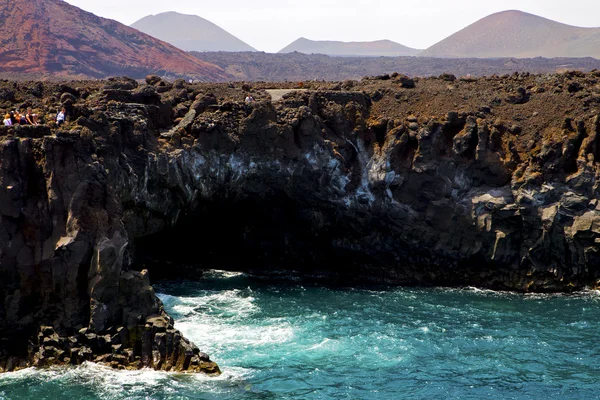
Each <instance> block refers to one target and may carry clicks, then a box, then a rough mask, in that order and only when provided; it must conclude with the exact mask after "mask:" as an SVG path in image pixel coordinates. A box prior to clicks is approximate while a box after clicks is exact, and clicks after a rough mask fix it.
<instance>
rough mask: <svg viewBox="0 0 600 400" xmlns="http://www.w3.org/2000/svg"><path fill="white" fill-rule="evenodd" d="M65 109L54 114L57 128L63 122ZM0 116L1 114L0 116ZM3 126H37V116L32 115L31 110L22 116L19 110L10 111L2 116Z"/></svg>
mask: <svg viewBox="0 0 600 400" xmlns="http://www.w3.org/2000/svg"><path fill="white" fill-rule="evenodd" d="M65 113H66V109H65V108H64V107H63V108H62V109H61V110H60V111H59V112H58V114H56V124H57V125H58V126H60V125H62V124H64V122H65ZM0 115H2V114H0ZM3 122H4V126H12V125H17V124H18V125H39V124H40V122H39V119H38V115H37V114H34V113H33V111H32V110H31V108H28V109H27V112H26V113H25V114H24V115H23V114H21V113H20V111H19V110H15V111H11V112H10V113H7V114H6V115H5V116H4V121H3Z"/></svg>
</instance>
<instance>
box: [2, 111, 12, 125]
mask: <svg viewBox="0 0 600 400" xmlns="http://www.w3.org/2000/svg"><path fill="white" fill-rule="evenodd" d="M3 122H4V126H11V125H12V120H11V119H10V114H6V115H5V116H4V121H3Z"/></svg>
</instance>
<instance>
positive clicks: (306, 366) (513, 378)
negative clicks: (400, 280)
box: [0, 271, 600, 400]
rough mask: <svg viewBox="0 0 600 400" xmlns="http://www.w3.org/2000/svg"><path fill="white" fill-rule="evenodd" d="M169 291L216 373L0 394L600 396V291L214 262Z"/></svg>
mask: <svg viewBox="0 0 600 400" xmlns="http://www.w3.org/2000/svg"><path fill="white" fill-rule="evenodd" d="M157 290H158V291H159V292H160V293H161V294H160V297H161V298H162V300H163V302H164V303H165V306H166V307H167V309H168V310H169V311H170V312H171V314H172V315H173V316H174V318H175V319H176V327H177V328H179V329H180V330H182V331H183V332H184V333H185V334H186V335H187V336H188V337H189V338H190V339H192V340H193V341H194V342H195V343H196V344H197V345H198V346H199V347H200V348H201V349H202V350H203V351H206V352H207V353H209V354H210V355H211V357H212V359H213V360H215V361H217V362H218V363H219V365H220V367H221V368H222V370H223V371H224V372H223V374H222V375H221V376H220V377H218V378H209V377H205V376H194V375H184V374H169V373H162V372H155V371H136V372H116V371H113V370H110V369H106V368H102V367H98V366H95V365H92V364H89V365H84V366H82V367H77V368H54V369H49V370H35V369H29V370H25V371H20V372H17V373H11V374H3V375H0V399H36V400H42V399H49V400H50V399H52V400H55V399H70V400H74V399H129V400H134V399H220V400H222V399H438V398H439V399H545V398H555V399H595V398H600V307H599V306H600V293H598V292H594V291H590V292H585V293H579V294H576V295H568V296H567V295H519V294H511V293H497V292H491V291H481V290H477V289H462V290H458V289H456V290H450V289H417V288H373V287H371V288H347V287H333V286H331V287H327V286H323V285H317V284H313V283H307V282H303V281H299V280H285V281H279V282H269V281H262V280H257V279H254V278H252V277H248V276H246V275H243V274H235V273H226V272H219V271H211V272H210V273H208V274H207V275H206V277H205V278H204V279H203V280H201V281H199V282H167V283H163V284H161V285H159V286H158V287H157Z"/></svg>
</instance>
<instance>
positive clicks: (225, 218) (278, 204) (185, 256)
mask: <svg viewBox="0 0 600 400" xmlns="http://www.w3.org/2000/svg"><path fill="white" fill-rule="evenodd" d="M355 235H361V233H360V232H358V231H353V227H352V226H351V224H347V223H346V221H345V218H344V216H343V215H341V214H340V213H338V212H337V211H336V210H335V209H333V208H331V209H327V208H322V207H319V208H316V207H314V206H312V205H310V204H300V203H298V202H297V201H294V200H293V199H291V198H290V197H289V196H287V195H286V194H282V193H279V194H274V195H270V196H268V197H265V196H256V197H245V198H243V199H240V198H232V197H228V196H227V195H217V196H213V198H211V199H210V201H203V202H200V203H199V204H198V205H197V207H195V208H194V209H193V210H188V211H185V212H183V211H182V213H181V214H180V216H179V218H178V222H177V223H176V224H175V225H174V226H172V227H169V228H166V229H164V230H162V231H160V232H158V233H155V234H153V235H149V236H145V237H141V238H138V239H136V240H135V242H134V246H133V247H134V260H135V263H134V265H133V266H134V268H135V269H138V270H140V269H148V270H149V271H150V276H151V278H152V280H153V281H159V280H163V279H176V278H182V279H196V278H200V277H201V275H202V271H205V270H211V269H218V270H228V271H236V272H249V273H252V274H255V275H262V276H271V277H275V276H281V275H282V274H283V275H286V274H289V273H294V274H299V275H302V276H308V277H312V278H317V279H319V278H326V279H331V278H332V277H335V278H336V279H339V280H354V278H355V275H356V274H357V273H358V271H359V270H360V267H361V266H364V265H366V264H368V263H370V262H372V260H370V258H369V257H368V256H367V255H366V254H363V253H361V252H359V251H353V250H351V249H349V248H348V247H347V246H345V245H344V244H343V243H347V242H344V241H347V240H348V239H349V238H350V240H351V241H352V240H353V239H352V237H353V236H355Z"/></svg>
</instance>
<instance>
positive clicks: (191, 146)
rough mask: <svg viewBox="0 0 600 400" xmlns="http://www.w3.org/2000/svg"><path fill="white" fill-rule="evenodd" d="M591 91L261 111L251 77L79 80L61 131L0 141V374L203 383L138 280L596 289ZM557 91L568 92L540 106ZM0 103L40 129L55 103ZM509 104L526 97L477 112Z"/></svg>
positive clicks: (383, 95)
mask: <svg viewBox="0 0 600 400" xmlns="http://www.w3.org/2000/svg"><path fill="white" fill-rule="evenodd" d="M594 77H595V76H594V75H593V74H580V75H575V74H568V75H553V76H541V75H540V76H537V75H528V74H515V75H511V76H504V77H492V78H485V79H479V80H474V81H469V82H466V81H455V82H453V89H449V88H448V81H447V80H444V79H439V78H431V79H419V80H418V82H417V84H416V85H415V87H414V88H404V87H400V86H399V85H398V82H397V81H395V80H394V79H386V80H376V79H365V80H363V81H361V82H355V83H353V85H352V87H351V91H343V90H341V86H342V85H341V83H322V82H310V83H309V82H307V83H306V85H305V87H304V90H303V91H295V92H290V93H288V94H286V95H285V96H283V98H282V99H281V100H279V101H275V102H273V101H271V100H270V96H269V94H268V93H267V92H266V91H265V90H264V89H272V88H273V86H276V85H273V84H258V83H257V84H256V85H253V89H252V90H253V96H254V98H255V99H256V101H255V102H253V103H251V104H245V103H244V98H245V97H246V95H247V92H245V91H244V90H243V89H242V88H241V87H237V88H236V86H235V85H229V84H188V83H183V82H179V83H178V85H177V86H178V87H174V86H173V85H171V86H164V87H166V88H167V90H166V91H165V92H162V93H159V92H158V91H157V86H153V85H147V84H145V85H140V86H139V87H137V88H135V89H126V88H121V89H107V88H106V86H107V85H110V84H114V81H110V82H87V83H81V90H78V91H77V93H83V92H88V93H89V95H88V96H85V97H83V96H80V97H76V101H75V102H74V104H73V105H72V107H71V109H70V110H69V111H68V114H69V115H68V118H67V123H66V124H65V125H64V126H61V127H60V128H56V127H51V126H13V127H0V370H2V371H4V370H13V369H18V368H23V367H26V366H32V365H35V366H47V365H56V364H67V363H70V364H79V363H81V362H84V361H91V360H94V361H97V362H101V363H104V364H106V365H110V366H112V367H114V368H142V367H150V368H156V369H161V370H177V371H204V372H207V373H218V371H219V370H218V367H217V366H216V364H214V363H212V362H210V361H209V360H207V357H206V355H205V354H203V353H202V352H201V351H200V349H199V348H198V347H197V346H196V345H194V344H192V343H191V342H189V341H188V340H187V339H185V338H184V337H183V335H182V334H181V333H180V332H179V331H177V330H176V327H175V326H174V325H173V319H172V318H171V317H169V316H168V315H167V314H166V313H165V311H164V307H163V306H162V304H161V302H160V300H159V299H158V298H157V297H156V294H155V292H154V289H153V287H152V284H151V281H150V274H152V275H153V276H155V277H158V276H168V275H170V276H175V277H177V276H183V275H184V274H188V273H189V274H196V275H198V274H200V273H201V270H202V269H206V268H222V267H223V266H227V267H228V268H232V269H235V270H241V271H247V272H252V273H255V274H261V275H270V274H273V273H275V274H281V273H282V272H292V271H293V272H294V273H295V274H303V275H306V276H310V277H314V278H315V279H326V280H327V281H328V282H329V281H332V280H334V281H335V280H340V281H352V282H361V283H362V284H364V283H365V282H376V283H386V284H403V285H443V286H464V285H469V286H478V287H485V288H491V289H499V290H516V291H522V292H555V291H560V292H570V291H574V290H581V289H584V288H586V287H589V288H596V287H597V286H598V283H599V282H600V269H599V266H600V257H599V252H598V246H599V243H600V206H599V202H598V198H599V197H600V193H599V190H600V189H599V185H598V176H599V175H600V170H599V164H598V160H600V147H599V146H600V145H599V139H598V135H599V134H600V117H599V115H600V101H598V100H597V99H600V94H598V88H597V86H596V84H595V83H594V82H595V81H594V79H593V78H594ZM120 81H121V82H127V81H128V80H127V79H121V80H120ZM571 83H577V84H579V85H581V90H580V91H579V92H577V93H576V95H573V94H572V93H569V92H568V91H566V90H564V91H561V92H559V93H555V91H554V89H556V88H558V86H562V87H568V85H569V84H571ZM78 85H79V84H78ZM534 85H537V86H538V87H542V88H544V89H545V90H544V91H535V92H533V91H531V92H529V91H528V89H525V88H529V87H533V86H534ZM32 88H33V89H35V90H31V89H32ZM331 88H335V89H336V90H331ZM520 88H522V89H523V90H520ZM0 89H4V90H11V91H14V103H11V104H10V106H11V107H10V108H15V107H16V106H18V105H19V104H24V103H29V104H31V106H32V107H33V108H34V109H36V110H38V112H39V114H40V115H42V116H44V115H51V113H50V111H51V110H53V109H55V108H56V107H58V106H60V103H59V99H60V94H61V93H65V92H64V89H65V86H64V84H51V83H46V84H37V83H27V84H20V83H16V82H0ZM281 89H286V85H281ZM288 89H289V88H288ZM182 90H184V91H185V92H187V95H185V96H183V95H182V93H181V91H182ZM38 91H41V93H42V95H43V97H41V98H39V97H36V96H35V95H34V94H33V93H34V92H38ZM371 94H377V98H378V101H376V102H375V101H373V98H372V95H371ZM398 94H399V95H400V98H401V99H402V100H399V99H398V96H397V95H398ZM515 94H517V95H519V94H521V95H526V96H528V99H527V101H526V102H515V103H511V102H506V101H498V98H506V97H508V96H510V95H515ZM579 96H585V98H586V99H587V100H586V101H585V102H584V101H582V98H580V97H579ZM192 99H194V100H192ZM482 104H493V107H489V110H488V111H487V112H486V113H482V112H481V111H480V108H481V105H482ZM180 107H184V108H187V110H188V111H187V113H186V115H185V118H183V119H179V117H178V114H176V112H178V111H176V110H179V109H180ZM534 113H537V114H535V116H534ZM177 120H179V122H183V124H180V125H178V123H176V121H177ZM42 122H48V121H44V120H42ZM174 127H177V129H175V130H173V128H174ZM517 128H518V129H517ZM165 133H171V134H166V135H165ZM179 265H181V267H180V266H179ZM186 266H187V267H186ZM200 345H202V346H204V345H206V344H205V343H200Z"/></svg>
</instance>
